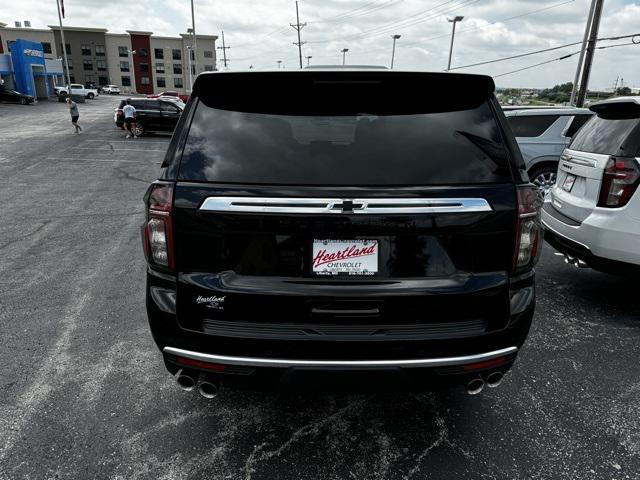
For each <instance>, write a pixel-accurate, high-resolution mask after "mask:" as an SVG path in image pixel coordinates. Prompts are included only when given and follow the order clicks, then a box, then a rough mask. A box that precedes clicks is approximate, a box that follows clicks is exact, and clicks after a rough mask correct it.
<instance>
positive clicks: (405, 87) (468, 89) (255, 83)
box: [193, 70, 495, 115]
mask: <svg viewBox="0 0 640 480" xmlns="http://www.w3.org/2000/svg"><path fill="white" fill-rule="evenodd" d="M494 90H495V84H494V83H493V79H492V78H491V77H489V76H486V75H469V74H459V73H441V72H437V73H436V72H402V71H396V70H359V71H353V70H351V71H345V70H342V71H341V70H335V71H327V70H318V71H314V70H297V71H280V72H278V71H275V72H210V73H203V74H200V75H198V78H197V79H196V82H195V85H194V87H193V91H194V95H195V96H197V97H199V99H200V100H201V101H202V102H204V103H205V104H206V105H207V106H209V107H211V108H218V109H224V110H235V111H244V112H252V113H272V114H281V115H308V114H320V115H323V114H324V115H332V114H335V115H351V114H360V113H371V114H386V115H394V114H405V115H406V114H419V113H435V112H445V111H456V110H466V109H471V108H475V107H477V106H478V105H480V104H481V103H483V102H485V101H486V100H487V99H488V98H490V97H491V96H492V95H493V92H494Z"/></svg>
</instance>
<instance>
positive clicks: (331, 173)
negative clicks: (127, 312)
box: [142, 69, 542, 397]
mask: <svg viewBox="0 0 640 480" xmlns="http://www.w3.org/2000/svg"><path fill="white" fill-rule="evenodd" d="M425 88H426V89H429V90H430V91H437V92H439V95H438V96H436V97H433V96H425V95H424V91H425ZM220 92H224V95H220ZM493 92H494V83H493V80H492V79H491V77H488V76H483V75H467V74H452V73H428V72H401V71H391V70H374V69H370V70H367V69H358V70H347V69H331V70H326V69H324V70H320V69H317V70H316V69H314V70H312V69H308V70H299V71H292V72H288V71H274V72H216V73H213V72H212V73H203V74H200V75H199V76H198V78H197V80H196V82H195V87H194V92H193V94H192V95H193V98H192V100H191V101H190V102H189V103H188V104H187V109H188V110H189V112H188V114H185V115H183V116H182V117H181V119H180V122H179V123H178V126H177V128H176V132H175V134H174V135H173V138H172V141H171V143H170V144H169V147H168V150H167V154H166V156H165V159H164V162H163V164H162V170H161V174H160V178H159V179H158V180H157V181H156V182H154V183H153V184H152V185H150V187H149V189H148V190H147V193H146V195H145V204H146V218H145V222H144V225H143V229H142V240H143V246H144V251H145V256H146V259H147V262H148V268H147V296H146V303H147V314H148V317H149V324H150V327H151V331H152V334H153V338H154V339H155V342H156V344H157V345H158V347H159V349H160V350H161V352H162V354H163V358H164V360H165V365H166V368H167V369H168V370H169V372H171V373H172V374H174V375H175V377H176V379H177V381H178V384H179V385H180V386H181V387H182V388H184V389H185V390H192V389H194V388H195V387H196V386H198V389H199V390H200V393H201V394H202V395H204V396H205V397H210V396H213V395H214V394H215V392H216V390H217V388H218V385H219V384H220V383H221V382H224V383H226V382H229V383H234V382H236V381H237V382H241V383H244V384H245V385H247V386H257V387H258V388H262V387H266V388H273V387H275V386H278V385H282V384H283V383H284V384H286V383H287V382H289V381H290V382H292V383H293V384H297V381H301V383H303V384H304V383H307V381H309V382H311V383H312V384H313V385H314V386H315V385H318V384H321V383H322V381H323V380H326V381H327V382H328V385H330V387H329V388H333V387H335V386H337V385H340V383H341V382H343V383H342V384H343V385H345V386H346V388H354V384H355V383H361V384H362V382H360V381H363V380H364V384H365V385H366V386H368V387H369V388H371V385H378V386H383V387H382V388H386V389H393V388H403V387H402V386H403V385H405V386H406V385H407V384H410V385H412V386H413V387H417V388H419V389H424V388H427V389H429V388H434V387H435V385H436V384H438V383H448V384H459V385H464V386H465V387H466V389H467V392H468V393H470V394H474V393H479V392H480V391H481V390H482V388H483V387H484V385H485V384H486V385H488V386H490V387H495V386H497V385H498V384H499V383H500V381H501V379H502V375H503V374H504V372H506V371H507V370H508V369H509V368H510V367H511V365H512V364H513V362H514V361H515V359H516V355H517V353H518V351H519V349H520V348H521V347H522V345H523V343H524V342H525V339H526V337H527V332H528V331H529V326H530V325H531V320H532V317H533V311H534V305H535V288H534V277H535V272H534V265H535V263H536V261H537V259H538V255H539V252H540V249H541V246H542V229H541V227H540V224H539V207H540V203H539V197H538V195H537V188H536V187H535V186H534V185H532V184H531V183H529V182H528V179H527V178H526V173H525V172H524V163H523V161H522V158H521V156H520V152H519V150H518V146H517V144H516V142H515V138H514V137H513V135H512V134H511V131H510V130H509V127H508V125H507V122H506V119H505V117H504V115H503V113H502V111H501V110H500V107H499V105H498V103H497V100H496V98H495V96H494V93H493ZM300 98H304V99H305V100H304V101H303V102H301V101H299V99H300ZM325 385H327V383H325Z"/></svg>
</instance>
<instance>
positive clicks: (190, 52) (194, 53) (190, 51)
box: [189, 48, 196, 61]
mask: <svg viewBox="0 0 640 480" xmlns="http://www.w3.org/2000/svg"><path fill="white" fill-rule="evenodd" d="M189 56H190V57H191V61H194V60H195V59H196V52H194V51H193V49H191V48H190V49H189Z"/></svg>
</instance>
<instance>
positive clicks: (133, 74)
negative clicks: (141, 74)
mask: <svg viewBox="0 0 640 480" xmlns="http://www.w3.org/2000/svg"><path fill="white" fill-rule="evenodd" d="M127 52H128V53H129V55H131V87H133V88H132V90H131V93H135V92H136V66H135V65H134V64H133V56H134V55H135V53H136V51H135V50H129V49H128V48H127Z"/></svg>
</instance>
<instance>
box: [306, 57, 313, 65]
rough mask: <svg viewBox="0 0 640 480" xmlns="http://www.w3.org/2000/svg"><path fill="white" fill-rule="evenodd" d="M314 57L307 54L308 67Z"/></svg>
mask: <svg viewBox="0 0 640 480" xmlns="http://www.w3.org/2000/svg"><path fill="white" fill-rule="evenodd" d="M312 58H313V57H312V56H311V55H307V56H306V59H307V67H308V66H309V61H310V60H311V59H312Z"/></svg>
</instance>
